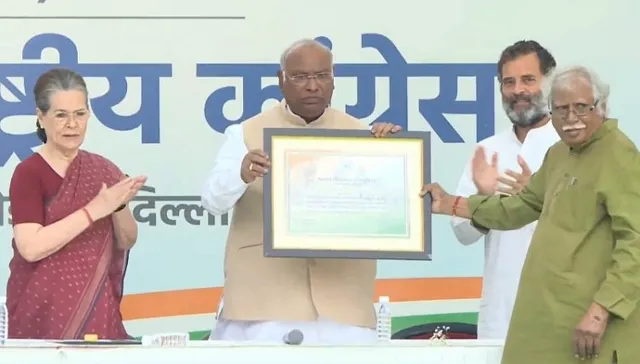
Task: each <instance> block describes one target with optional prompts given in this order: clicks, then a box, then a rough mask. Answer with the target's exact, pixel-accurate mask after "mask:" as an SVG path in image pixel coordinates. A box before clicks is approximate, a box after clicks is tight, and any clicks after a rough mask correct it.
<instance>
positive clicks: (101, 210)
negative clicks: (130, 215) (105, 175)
mask: <svg viewBox="0 0 640 364" xmlns="http://www.w3.org/2000/svg"><path fill="white" fill-rule="evenodd" d="M146 181H147V177H146V176H138V177H127V178H125V179H123V180H122V181H120V182H118V183H116V184H115V185H113V186H111V187H107V185H106V184H105V183H103V184H102V188H101V189H100V192H98V194H97V195H96V197H94V198H93V199H92V200H91V201H90V202H89V204H87V207H86V208H87V211H88V212H89V214H90V215H91V217H92V218H93V219H94V220H99V219H102V218H103V217H106V216H109V215H111V214H112V213H113V212H114V211H115V210H116V209H117V208H118V207H120V206H121V205H123V204H126V203H127V202H129V201H131V199H132V198H133V197H134V196H135V195H136V194H137V193H138V191H140V188H142V186H143V185H144V183H145V182H146Z"/></svg>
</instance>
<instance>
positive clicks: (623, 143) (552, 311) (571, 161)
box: [421, 67, 640, 364]
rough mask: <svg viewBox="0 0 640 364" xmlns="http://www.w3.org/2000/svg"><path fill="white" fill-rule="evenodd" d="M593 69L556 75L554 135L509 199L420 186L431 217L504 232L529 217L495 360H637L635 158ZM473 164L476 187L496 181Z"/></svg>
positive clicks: (639, 228) (639, 203)
mask: <svg viewBox="0 0 640 364" xmlns="http://www.w3.org/2000/svg"><path fill="white" fill-rule="evenodd" d="M608 96H609V88H608V86H607V85H606V84H604V83H602V82H601V81H600V79H599V78H598V77H597V75H595V74H594V73H593V72H591V71H589V70H588V69H586V68H583V67H574V68H571V69H569V70H567V71H564V72H562V73H559V74H557V75H556V76H555V77H554V78H553V80H552V83H551V90H550V92H549V103H550V109H551V112H552V122H553V125H554V127H555V129H556V131H557V132H558V134H559V135H560V138H561V139H562V140H561V141H560V142H558V143H557V144H555V145H554V146H552V147H551V148H550V149H549V151H548V152H547V155H546V157H545V159H544V162H543V164H542V167H541V168H540V169H539V171H538V172H537V173H535V174H534V175H533V176H532V177H531V179H530V181H529V184H528V185H527V186H526V187H525V188H524V189H523V190H522V191H521V192H520V193H519V194H517V195H514V196H503V195H493V196H481V195H475V196H471V197H469V198H468V199H464V198H461V197H459V196H452V195H449V194H447V193H446V192H445V191H444V190H443V189H442V188H441V187H440V186H439V185H438V184H429V185H426V186H425V187H424V188H423V190H422V192H421V195H422V196H425V195H427V194H428V195H429V196H430V197H431V201H432V210H433V212H434V213H439V214H447V215H454V216H459V217H464V218H468V219H471V221H472V222H473V223H474V224H475V225H476V226H478V227H479V228H486V229H497V230H510V229H517V228H520V227H522V226H524V225H526V224H529V223H530V222H532V221H535V220H538V226H537V229H536V231H535V234H534V236H533V239H532V243H531V246H530V248H529V252H528V254H527V258H526V262H525V265H524V268H523V270H522V275H521V279H520V286H519V289H518V295H517V299H516V303H515V307H514V311H513V316H512V319H511V322H510V326H509V330H508V334H507V338H506V341H505V346H504V352H503V358H502V364H566V363H579V362H582V360H586V361H587V362H589V363H605V364H610V363H616V362H617V363H620V364H635V363H640V312H639V310H637V309H636V306H637V305H638V300H639V299H640V154H639V153H638V149H637V148H636V146H635V145H634V143H633V142H632V141H631V140H630V139H629V138H628V137H627V136H626V135H625V134H624V133H623V132H622V131H620V130H619V129H618V122H617V120H615V119H610V118H608V117H607V103H608ZM489 159H490V160H491V161H490V162H488V161H487V157H486V156H485V154H484V151H483V150H482V149H478V150H477V151H476V156H475V158H474V161H473V179H474V183H475V184H476V185H477V186H478V189H479V190H494V191H495V188H496V187H497V178H498V171H497V170H496V163H495V162H496V159H497V156H493V157H491V158H489Z"/></svg>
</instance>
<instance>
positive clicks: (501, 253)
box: [451, 121, 560, 339]
mask: <svg viewBox="0 0 640 364" xmlns="http://www.w3.org/2000/svg"><path fill="white" fill-rule="evenodd" d="M559 140H560V138H559V137H558V134H557V133H556V131H555V129H554V128H553V125H552V124H551V121H549V122H548V123H547V124H545V125H544V126H542V127H540V128H536V129H532V130H531V131H529V133H528V134H527V137H526V138H525V141H524V143H520V141H519V140H518V138H517V137H516V134H515V132H514V130H513V128H509V129H507V130H505V131H503V132H501V133H499V134H496V135H494V136H492V137H490V138H487V139H485V140H483V141H481V142H480V143H478V145H481V146H483V147H484V148H485V151H486V153H487V158H488V159H489V160H490V159H491V156H492V155H493V153H498V169H499V171H500V173H501V174H502V175H504V171H505V170H507V169H511V170H513V171H516V172H520V171H521V168H520V166H519V164H518V159H517V158H518V155H521V156H522V157H523V158H524V160H525V161H526V162H527V164H528V166H529V168H530V169H531V171H532V172H535V171H537V170H538V169H539V168H540V166H541V164H542V160H543V158H544V155H545V154H546V152H547V150H548V149H549V147H551V146H552V145H553V144H555V143H556V142H557V141H559ZM477 192H478V189H477V188H476V186H475V184H474V183H473V179H472V176H471V161H469V163H468V164H467V166H466V168H465V171H464V174H463V175H462V178H461V179H460V182H459V184H458V189H457V191H456V195H458V196H463V197H468V196H470V195H473V194H476V193H477ZM451 225H452V227H453V231H454V233H455V235H456V238H457V239H458V241H459V242H460V243H462V244H463V245H471V244H473V243H475V242H477V241H479V240H480V238H481V237H482V236H483V234H482V233H481V232H480V231H478V230H477V229H476V228H474V227H473V226H472V225H471V223H470V221H469V220H468V219H462V218H459V217H454V218H452V219H451ZM535 226H536V222H533V223H531V224H529V225H527V226H524V227H523V228H521V229H518V230H511V231H495V230H492V231H490V232H489V233H488V234H487V235H486V236H485V237H484V242H485V246H484V279H483V284H482V299H481V303H480V313H479V317H478V338H479V339H504V338H505V337H506V335H507V329H508V327H509V320H510V319H511V312H512V310H513V305H514V303H515V298H516V294H517V290H518V284H519V282H520V273H521V270H522V265H523V264H524V260H525V257H526V255H527V251H528V249H529V244H530V243H531V237H532V236H533V232H534V230H535Z"/></svg>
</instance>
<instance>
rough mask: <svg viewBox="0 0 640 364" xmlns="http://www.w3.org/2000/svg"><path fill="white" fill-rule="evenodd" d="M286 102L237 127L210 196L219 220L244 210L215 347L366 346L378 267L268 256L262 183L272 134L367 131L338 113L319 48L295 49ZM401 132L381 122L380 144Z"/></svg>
mask: <svg viewBox="0 0 640 364" xmlns="http://www.w3.org/2000/svg"><path fill="white" fill-rule="evenodd" d="M280 68H281V70H280V72H278V78H279V81H280V88H281V90H282V93H283V95H284V100H283V102H282V103H281V104H280V105H278V106H276V107H274V108H272V109H270V110H267V111H264V112H263V113H261V114H259V115H257V116H255V117H253V118H251V119H248V120H246V121H244V122H243V123H241V124H238V125H232V126H230V127H228V128H227V130H226V131H225V134H226V136H227V140H226V142H225V143H224V144H223V146H222V148H221V149H220V151H219V152H218V155H217V158H216V162H215V166H214V168H213V170H212V171H211V173H210V175H209V177H208V179H207V181H206V184H205V187H204V190H203V193H202V204H203V206H204V207H205V208H206V209H207V210H208V211H209V212H210V213H212V214H214V215H220V214H224V213H227V212H229V211H230V210H231V209H232V208H233V209H234V213H233V218H232V221H231V228H230V231H229V237H228V240H227V246H226V253H225V263H224V272H225V274H224V276H225V282H224V308H223V309H222V310H221V311H220V315H219V317H218V323H217V325H216V328H215V330H213V332H212V333H211V337H210V339H212V340H233V341H238V340H240V341H247V340H252V341H263V342H264V341H272V342H282V341H283V337H284V336H285V335H287V333H289V332H291V331H292V330H300V331H301V332H302V333H303V335H304V343H326V344H333V343H366V342H372V341H374V340H375V339H376V335H375V331H374V328H375V320H376V319H375V312H374V306H373V302H374V285H375V278H376V262H375V260H352V259H344V260H342V259H301V258H265V257H264V256H263V235H262V233H263V220H262V198H263V197H262V193H263V184H262V177H263V176H264V175H265V174H266V173H268V170H269V157H268V156H267V155H266V154H265V153H264V152H263V151H262V147H263V146H262V141H263V129H264V128H274V127H282V128H292V127H299V128H322V129H367V128H368V126H367V125H366V124H365V123H364V122H362V121H360V120H358V119H355V118H353V117H351V116H349V115H347V114H345V113H343V112H341V111H338V110H336V109H333V108H330V107H329V104H330V102H331V97H332V94H333V89H334V79H333V56H332V54H331V51H330V50H329V49H328V48H326V47H325V46H324V45H322V44H320V43H318V42H316V41H314V40H301V41H298V42H296V43H294V44H293V45H292V46H290V47H289V48H288V49H287V50H286V51H285V52H284V53H283V54H282V57H281V60H280ZM399 130H400V127H399V126H395V125H392V124H389V123H379V124H374V126H373V127H372V128H371V132H372V135H373V136H376V137H380V136H384V135H386V134H388V133H390V132H391V133H394V132H397V131H399Z"/></svg>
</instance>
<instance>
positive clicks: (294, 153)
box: [264, 128, 431, 260]
mask: <svg viewBox="0 0 640 364" xmlns="http://www.w3.org/2000/svg"><path fill="white" fill-rule="evenodd" d="M430 138H431V135H430V133H429V132H399V133H395V134H390V135H387V136H385V137H383V138H374V137H373V135H372V134H371V132H370V131H369V130H336V129H313V128H292V129H281V128H273V129H272V128H266V129H264V151H265V153H266V154H267V155H268V156H269V158H270V161H271V170H270V171H269V173H268V174H267V175H265V177H264V255H265V256H266V257H297V258H350V259H412V260H431V201H430V200H429V198H427V197H425V198H424V199H423V198H421V197H420V196H419V193H420V190H421V189H422V186H423V185H424V184H427V183H429V182H430V181H431V176H430V174H431V173H430V170H431V168H430V150H431V145H430V141H431V139H430Z"/></svg>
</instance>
